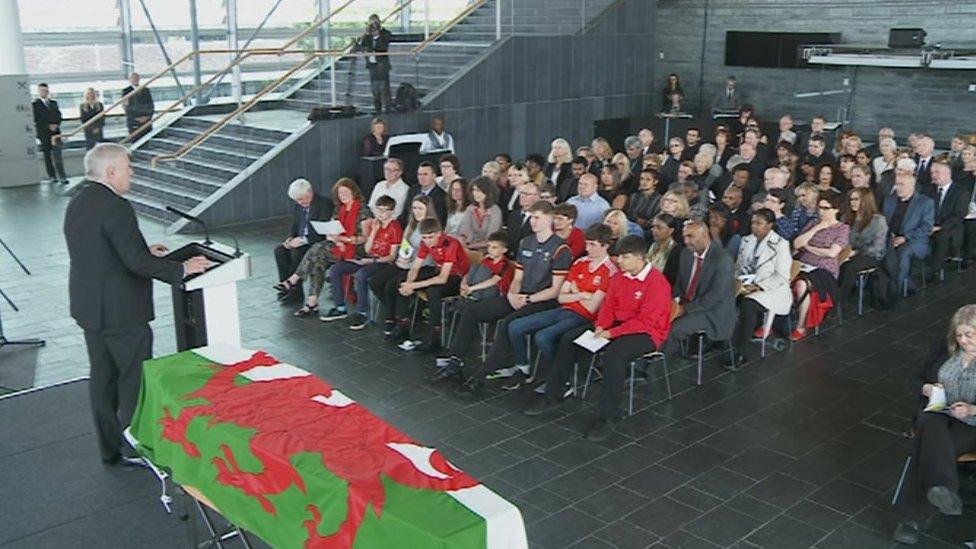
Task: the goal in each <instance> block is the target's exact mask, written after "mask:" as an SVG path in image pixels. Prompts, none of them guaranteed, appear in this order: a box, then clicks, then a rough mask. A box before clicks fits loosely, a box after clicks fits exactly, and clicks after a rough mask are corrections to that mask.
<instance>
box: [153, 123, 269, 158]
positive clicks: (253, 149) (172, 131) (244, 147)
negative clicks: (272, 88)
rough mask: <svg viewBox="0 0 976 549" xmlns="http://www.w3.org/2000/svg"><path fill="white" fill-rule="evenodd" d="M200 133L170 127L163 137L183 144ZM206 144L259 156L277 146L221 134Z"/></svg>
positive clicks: (214, 136) (163, 133)
mask: <svg viewBox="0 0 976 549" xmlns="http://www.w3.org/2000/svg"><path fill="white" fill-rule="evenodd" d="M200 133H201V132H199V131H194V130H192V129H189V128H174V127H172V126H170V127H169V128H166V129H165V130H163V132H162V135H163V137H167V138H173V139H174V140H176V141H180V142H182V143H188V142H189V141H191V140H192V139H194V138H195V137H196V136H198V135H200ZM204 143H211V144H213V145H215V146H217V147H220V148H227V149H233V150H237V151H241V154H247V155H251V154H257V155H258V156H260V155H262V154H264V153H266V152H268V151H270V150H271V149H272V148H273V147H274V146H275V145H276V144H277V143H269V142H264V141H259V140H253V139H249V140H246V141H245V140H242V139H240V138H235V137H230V136H227V135H223V134H221V133H217V134H215V135H212V136H210V138H209V139H207V140H206V141H204Z"/></svg>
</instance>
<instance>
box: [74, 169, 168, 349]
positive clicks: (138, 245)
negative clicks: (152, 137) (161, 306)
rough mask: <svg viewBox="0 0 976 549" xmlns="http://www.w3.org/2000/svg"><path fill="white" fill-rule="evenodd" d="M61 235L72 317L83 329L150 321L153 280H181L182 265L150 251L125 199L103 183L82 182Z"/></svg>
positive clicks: (126, 325)
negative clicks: (67, 260)
mask: <svg viewBox="0 0 976 549" xmlns="http://www.w3.org/2000/svg"><path fill="white" fill-rule="evenodd" d="M64 237H65V240H66V241H67V243H68V256H69V258H70V260H71V265H70V269H69V275H68V296H69V299H70V301H71V316H72V318H74V319H75V320H76V321H77V322H78V325H79V326H81V327H82V328H84V329H85V330H91V331H99V330H103V329H107V328H122V327H131V326H135V325H139V324H145V323H147V322H149V321H150V320H152V319H153V300H152V279H153V278H155V279H157V280H162V281H164V282H168V283H170V284H179V283H180V282H181V281H182V280H183V265H182V264H180V263H177V262H175V261H169V260H166V259H161V258H158V257H155V256H153V255H152V254H151V253H149V247H148V245H147V244H146V240H145V239H144V238H143V236H142V233H141V232H140V231H139V224H138V223H137V222H136V214H135V211H134V210H133V209H132V205H131V204H129V201H128V200H126V199H124V198H122V197H121V196H119V195H117V194H115V192H114V191H113V190H112V189H110V188H109V187H108V186H106V185H103V184H101V183H97V182H94V181H85V182H83V183H82V187H81V191H80V192H78V193H77V194H76V195H75V196H74V197H73V198H72V199H71V202H70V203H68V208H67V211H66V212H65V215H64Z"/></svg>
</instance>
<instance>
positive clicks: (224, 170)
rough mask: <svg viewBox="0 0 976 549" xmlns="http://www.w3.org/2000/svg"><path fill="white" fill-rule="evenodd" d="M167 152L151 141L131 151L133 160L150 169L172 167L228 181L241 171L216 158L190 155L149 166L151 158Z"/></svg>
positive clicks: (215, 179) (212, 178) (216, 179)
mask: <svg viewBox="0 0 976 549" xmlns="http://www.w3.org/2000/svg"><path fill="white" fill-rule="evenodd" d="M167 152H169V151H165V150H160V149H156V148H154V147H152V143H151V142H150V143H149V146H148V148H146V149H143V148H140V149H138V150H136V151H133V154H132V158H133V160H134V161H137V162H139V163H140V164H141V165H144V166H147V167H150V169H153V170H156V169H166V168H173V169H175V170H180V171H183V172H187V173H193V174H199V175H201V176H206V177H207V178H208V179H211V180H213V181H230V180H231V179H233V178H234V176H236V175H237V174H239V173H241V171H242V170H241V168H239V167H237V166H233V165H230V164H227V163H225V162H221V161H216V160H201V159H199V158H193V157H190V156H189V155H187V156H184V157H183V158H180V159H179V160H174V161H172V162H165V163H161V164H159V165H157V166H156V168H151V166H152V164H151V162H152V159H153V158H155V157H157V156H160V155H164V154H166V153H167Z"/></svg>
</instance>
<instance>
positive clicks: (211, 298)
mask: <svg viewBox="0 0 976 549" xmlns="http://www.w3.org/2000/svg"><path fill="white" fill-rule="evenodd" d="M198 255H202V256H204V257H206V258H207V259H209V260H210V261H211V262H213V263H214V266H212V267H210V268H209V269H207V270H206V271H205V272H203V273H200V274H196V275H191V276H188V277H186V278H184V279H183V283H182V284H180V285H179V286H173V318H174V319H175V324H176V348H177V350H179V351H185V350H187V349H194V348H196V347H203V346H206V345H215V344H226V345H233V346H236V347H240V344H241V321H240V315H239V313H238V307H237V283H238V282H239V281H241V280H246V279H248V278H250V277H251V256H250V255H249V254H246V253H242V252H240V251H237V250H235V249H234V248H231V247H229V246H225V245H223V244H218V243H215V242H214V243H209V244H204V243H199V242H194V243H191V244H187V245H186V246H183V247H182V248H178V249H176V250H173V251H172V252H170V253H169V254H167V255H166V258H167V259H170V260H172V261H179V262H183V261H186V260H187V259H189V258H191V257H195V256H198Z"/></svg>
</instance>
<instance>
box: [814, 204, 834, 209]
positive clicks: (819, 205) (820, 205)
mask: <svg viewBox="0 0 976 549" xmlns="http://www.w3.org/2000/svg"><path fill="white" fill-rule="evenodd" d="M817 209H818V210H836V209H837V208H834V207H833V206H831V205H829V204H828V205H827V206H824V205H823V204H818V205H817Z"/></svg>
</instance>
